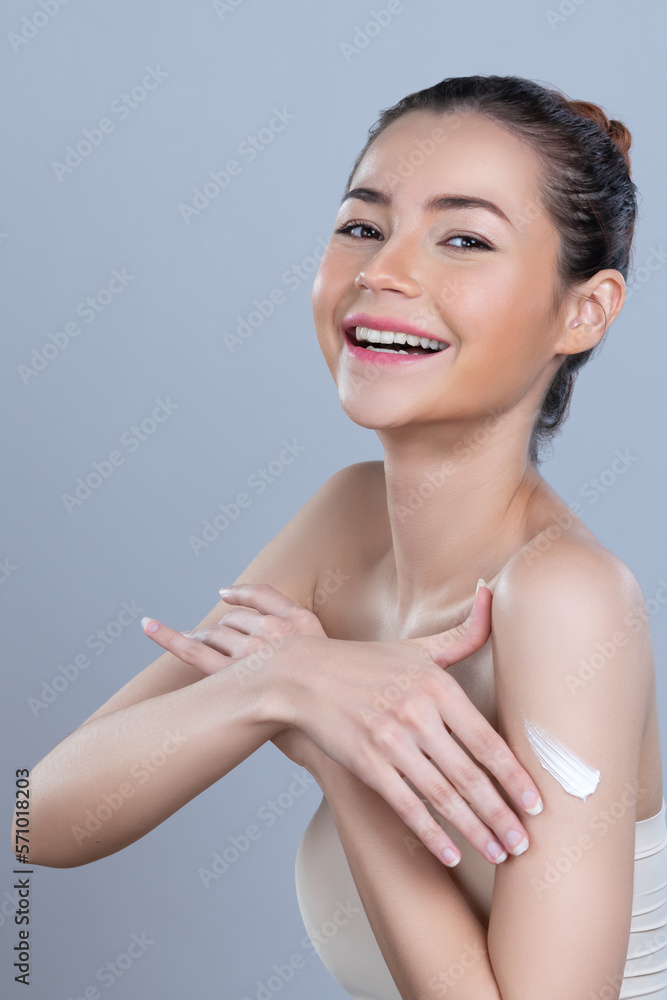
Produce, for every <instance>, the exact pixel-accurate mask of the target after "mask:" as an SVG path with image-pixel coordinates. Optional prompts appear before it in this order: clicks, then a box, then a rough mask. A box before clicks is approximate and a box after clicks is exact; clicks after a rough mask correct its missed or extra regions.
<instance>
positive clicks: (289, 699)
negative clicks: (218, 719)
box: [231, 633, 329, 729]
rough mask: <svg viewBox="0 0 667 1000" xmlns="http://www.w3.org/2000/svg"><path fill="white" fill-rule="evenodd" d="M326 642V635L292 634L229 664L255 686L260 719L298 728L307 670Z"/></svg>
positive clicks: (319, 656)
mask: <svg viewBox="0 0 667 1000" xmlns="http://www.w3.org/2000/svg"><path fill="white" fill-rule="evenodd" d="M328 642H329V639H327V637H326V636H311V635H299V634H297V633H291V634H289V635H285V636H281V638H280V640H279V641H277V642H271V643H266V645H265V646H263V647H262V648H261V649H260V650H256V651H255V652H254V653H250V654H249V655H248V656H244V657H243V658H242V659H241V660H237V661H236V663H234V664H232V666H231V669H232V670H234V671H235V672H236V673H237V676H239V678H240V679H250V681H251V683H252V684H253V685H254V687H255V690H256V696H257V711H258V715H259V717H260V718H261V720H262V721H266V722H274V723H279V724H281V725H282V727H283V728H284V727H290V728H297V729H298V728H301V727H300V721H301V716H300V712H299V708H300V702H301V700H302V699H301V695H302V694H304V693H305V690H306V687H307V676H308V670H309V667H310V666H311V665H312V664H313V662H318V661H321V657H322V655H323V653H324V649H325V645H324V644H326V643H328Z"/></svg>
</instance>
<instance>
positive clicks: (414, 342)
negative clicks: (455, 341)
mask: <svg viewBox="0 0 667 1000" xmlns="http://www.w3.org/2000/svg"><path fill="white" fill-rule="evenodd" d="M355 334H356V338H357V340H364V341H366V343H370V344H408V345H409V346H410V347H425V348H430V349H431V350H433V351H444V349H445V348H446V347H448V346H449V345H448V344H446V343H444V341H442V340H435V338H433V337H417V336H415V334H412V333H407V334H406V333H394V332H393V331H391V330H373V329H371V328H370V327H367V326H358V327H357V328H356V331H355ZM369 350H370V348H369ZM376 350H380V348H376ZM391 353H392V354H409V353H410V352H409V351H391Z"/></svg>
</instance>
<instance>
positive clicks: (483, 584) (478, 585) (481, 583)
mask: <svg viewBox="0 0 667 1000" xmlns="http://www.w3.org/2000/svg"><path fill="white" fill-rule="evenodd" d="M480 587H486V583H485V582H484V580H483V579H482V578H481V576H480V578H479V580H478V581H477V588H476V590H475V597H477V591H478V590H479V588H480Z"/></svg>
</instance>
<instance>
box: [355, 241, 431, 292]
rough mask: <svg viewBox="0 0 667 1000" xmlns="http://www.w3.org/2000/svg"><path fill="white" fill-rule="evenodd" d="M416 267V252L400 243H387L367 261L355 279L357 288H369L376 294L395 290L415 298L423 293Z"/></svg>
mask: <svg viewBox="0 0 667 1000" xmlns="http://www.w3.org/2000/svg"><path fill="white" fill-rule="evenodd" d="M414 269H415V260H414V253H411V252H410V250H409V249H408V248H407V247H399V245H398V243H394V245H393V246H391V247H390V246H389V245H388V244H387V245H385V246H384V247H382V249H381V250H379V251H378V252H377V253H376V254H375V256H374V257H373V259H372V260H370V261H368V262H367V263H366V266H365V267H364V269H363V271H360V272H359V274H358V275H357V277H356V278H355V279H354V284H355V286H356V287H357V288H367V289H368V290H369V291H371V292H374V293H376V294H377V293H378V292H381V291H393V292H402V293H403V295H407V296H409V297H410V298H414V297H415V296H417V295H421V293H422V286H421V284H420V282H419V281H418V279H417V277H416V276H415V274H414Z"/></svg>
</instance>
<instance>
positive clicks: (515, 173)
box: [350, 111, 543, 219]
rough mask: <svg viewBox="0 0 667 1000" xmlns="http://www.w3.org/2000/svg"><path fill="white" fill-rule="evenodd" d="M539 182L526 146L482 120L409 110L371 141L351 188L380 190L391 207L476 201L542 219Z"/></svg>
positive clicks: (535, 159) (470, 115)
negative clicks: (459, 198) (448, 199)
mask: <svg viewBox="0 0 667 1000" xmlns="http://www.w3.org/2000/svg"><path fill="white" fill-rule="evenodd" d="M541 179H542V171H541V165H540V161H539V159H538V157H537V154H536V153H535V151H534V150H533V149H532V148H531V146H529V145H528V143H527V142H526V141H525V140H523V139H521V138H519V137H518V136H516V135H513V134H512V133H511V132H510V131H509V129H507V128H505V127H503V126H502V125H499V124H498V123H497V122H495V121H493V120H492V119H490V118H488V117H487V116H486V115H482V114H479V113H476V112H470V111H466V112H463V113H456V114H450V113H445V114H443V113H439V112H434V111H410V112H407V113H406V114H404V115H402V116H401V118H398V119H397V120H396V121H394V122H392V123H391V125H388V126H387V128H385V130H384V131H383V132H382V133H381V134H380V135H379V136H378V138H377V139H375V140H374V141H373V143H372V144H371V146H370V147H369V149H368V151H367V152H366V154H365V155H364V157H363V159H362V161H361V163H360V164H359V166H358V167H357V170H356V171H355V174H354V177H353V178H352V182H351V184H350V187H362V186H366V185H367V186H368V187H375V188H380V189H382V190H385V191H387V192H388V193H390V194H391V195H392V197H393V198H394V199H395V200H396V201H400V200H402V199H406V200H411V199H413V198H416V199H418V200H420V201H421V200H423V199H424V198H426V197H427V196H428V195H429V194H441V193H442V194H445V193H446V194H468V195H477V196H478V197H482V198H487V199H489V200H491V201H493V202H495V203H496V204H497V205H499V206H500V207H501V208H502V209H503V211H504V212H505V213H506V214H507V215H508V216H509V217H510V219H512V217H513V216H516V217H519V218H525V216H526V213H527V212H528V214H529V215H532V216H533V217H534V216H535V215H536V214H542V213H543V209H542V207H541V203H540V200H539V195H540V190H541Z"/></svg>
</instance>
